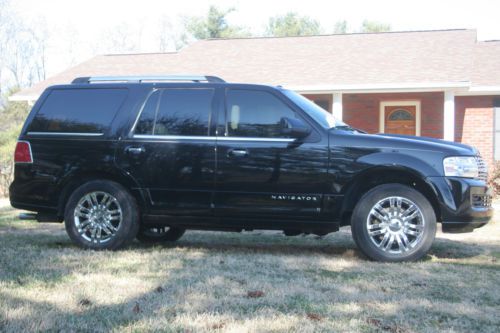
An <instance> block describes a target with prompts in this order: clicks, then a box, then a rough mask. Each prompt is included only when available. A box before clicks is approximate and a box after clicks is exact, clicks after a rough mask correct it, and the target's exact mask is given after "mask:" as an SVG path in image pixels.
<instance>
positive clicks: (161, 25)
mask: <svg viewBox="0 0 500 333" xmlns="http://www.w3.org/2000/svg"><path fill="white" fill-rule="evenodd" d="M157 31H158V50H159V51H160V52H168V51H174V50H175V51H178V50H180V49H181V48H183V47H184V46H185V45H186V44H187V43H188V35H187V32H186V30H185V29H184V27H181V29H179V25H175V24H173V23H172V21H171V20H170V19H169V18H168V17H167V16H162V17H161V18H160V20H159V22H158V29H157Z"/></svg>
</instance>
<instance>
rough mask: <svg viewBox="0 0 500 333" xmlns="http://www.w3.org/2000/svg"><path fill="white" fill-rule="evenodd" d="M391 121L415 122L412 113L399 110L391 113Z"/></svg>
mask: <svg viewBox="0 0 500 333" xmlns="http://www.w3.org/2000/svg"><path fill="white" fill-rule="evenodd" d="M389 120H413V115H412V114H411V113H410V111H407V110H403V109H398V110H394V111H392V112H391V114H390V116H389Z"/></svg>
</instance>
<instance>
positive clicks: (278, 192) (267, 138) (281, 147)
mask: <svg viewBox="0 0 500 333" xmlns="http://www.w3.org/2000/svg"><path fill="white" fill-rule="evenodd" d="M283 117H287V118H298V119H300V115H299V114H298V113H297V112H296V111H294V110H293V109H292V108H291V106H290V105H288V104H287V103H286V101H284V99H283V97H281V96H279V95H277V94H274V93H271V92H268V91H261V90H251V89H245V90H238V89H228V90H227V91H226V104H225V108H224V110H222V112H220V113H219V117H218V119H219V123H218V126H217V128H218V133H220V134H219V135H218V136H217V175H216V190H215V196H214V204H215V212H216V214H218V215H235V216H237V215H241V216H256V215H261V216H262V215H267V216H273V217H285V216H290V215H294V216H297V217H299V216H316V215H319V214H320V212H321V207H322V194H323V193H324V192H326V187H327V185H326V184H327V182H326V181H325V179H326V176H327V162H328V152H327V143H323V142H321V143H314V142H307V139H306V140H305V141H306V142H303V143H297V142H296V141H295V140H294V139H293V138H290V137H287V136H286V135H284V134H282V133H283V132H282V131H281V127H280V119H282V118H283ZM317 138H318V140H319V137H317ZM318 140H316V141H318Z"/></svg>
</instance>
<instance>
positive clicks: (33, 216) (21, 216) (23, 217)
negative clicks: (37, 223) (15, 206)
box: [19, 213, 38, 220]
mask: <svg viewBox="0 0 500 333" xmlns="http://www.w3.org/2000/svg"><path fill="white" fill-rule="evenodd" d="M37 215H38V214H36V213H21V214H19V219H20V220H36V218H37Z"/></svg>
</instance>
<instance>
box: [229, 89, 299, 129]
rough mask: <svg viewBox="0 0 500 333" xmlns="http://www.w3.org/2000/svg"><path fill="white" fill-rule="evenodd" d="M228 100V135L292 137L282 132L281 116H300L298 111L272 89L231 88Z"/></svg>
mask: <svg viewBox="0 0 500 333" xmlns="http://www.w3.org/2000/svg"><path fill="white" fill-rule="evenodd" d="M226 101H227V102H226V103H227V104H226V135H227V136H229V137H252V138H288V136H287V135H284V134H282V132H281V125H280V122H281V118H283V117H287V118H296V116H295V112H294V111H293V110H292V109H290V108H289V107H288V106H287V105H286V104H285V103H283V102H282V101H281V100H280V99H278V98H277V97H275V96H274V95H272V94H271V93H268V92H266V91H258V90H241V89H229V90H228V91H227V94H226Z"/></svg>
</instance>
